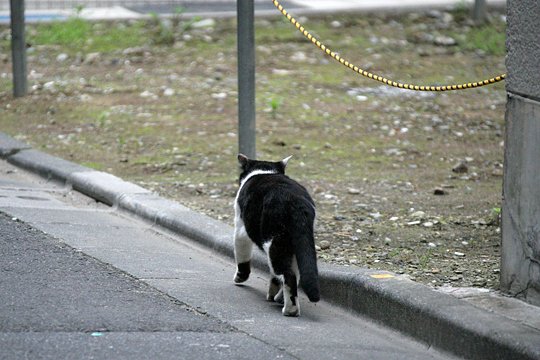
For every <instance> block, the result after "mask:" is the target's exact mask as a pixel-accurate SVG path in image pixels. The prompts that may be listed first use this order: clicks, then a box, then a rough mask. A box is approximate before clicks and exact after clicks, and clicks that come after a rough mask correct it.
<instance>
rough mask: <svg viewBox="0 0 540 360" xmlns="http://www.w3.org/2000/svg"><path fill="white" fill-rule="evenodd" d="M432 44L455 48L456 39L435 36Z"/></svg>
mask: <svg viewBox="0 0 540 360" xmlns="http://www.w3.org/2000/svg"><path fill="white" fill-rule="evenodd" d="M433 43H434V44H435V45H438V46H455V45H457V41H456V39H454V38H452V37H450V36H435V38H434V39H433Z"/></svg>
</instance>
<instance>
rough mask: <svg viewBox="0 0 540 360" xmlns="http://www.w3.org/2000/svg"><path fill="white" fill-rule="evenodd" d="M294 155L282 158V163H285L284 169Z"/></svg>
mask: <svg viewBox="0 0 540 360" xmlns="http://www.w3.org/2000/svg"><path fill="white" fill-rule="evenodd" d="M292 157H293V156H292V155H291V156H288V157H286V158H285V159H283V160H281V164H282V165H283V169H285V168H286V167H287V163H288V162H289V160H291V158H292Z"/></svg>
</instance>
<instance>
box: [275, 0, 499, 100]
mask: <svg viewBox="0 0 540 360" xmlns="http://www.w3.org/2000/svg"><path fill="white" fill-rule="evenodd" d="M272 1H273V3H274V6H275V7H276V8H277V9H278V10H279V11H280V12H281V13H282V14H283V16H285V17H286V18H287V20H289V21H290V22H291V24H293V25H294V26H296V29H298V31H300V32H301V33H302V35H304V36H305V37H306V38H307V39H308V40H309V41H311V42H312V43H313V44H314V45H315V46H317V47H318V48H319V49H321V50H322V51H323V52H324V53H326V54H327V55H329V56H330V57H332V58H333V59H334V60H336V61H339V62H340V63H341V64H342V65H344V66H346V67H348V68H349V69H351V70H352V71H354V72H356V73H358V74H360V75H362V76H365V77H367V78H370V79H373V80H376V81H379V82H382V83H384V84H386V85H390V86H394V87H398V88H401V89H409V90H416V91H450V90H464V89H472V88H477V87H481V86H486V85H489V84H494V83H496V82H499V81H503V80H504V79H505V78H506V74H500V75H497V76H495V77H492V78H490V79H486V80H481V81H476V82H473V83H464V84H455V85H413V84H404V83H400V82H396V81H392V80H390V79H387V78H385V77H383V76H380V75H377V74H373V73H371V72H369V71H366V70H363V69H361V68H359V67H358V66H356V65H354V64H352V63H351V62H350V61H347V60H345V59H344V58H342V57H341V56H339V55H338V54H336V53H335V52H333V51H332V50H330V49H329V48H328V47H327V46H326V45H324V44H323V43H321V42H320V41H319V40H317V39H316V38H315V37H314V36H313V35H311V34H310V33H309V32H308V31H307V30H306V29H305V28H304V27H303V26H302V24H300V23H299V22H298V21H297V20H296V19H295V18H294V17H292V16H291V15H290V14H289V13H288V12H287V10H285V9H284V8H283V6H282V5H281V4H280V3H279V1H277V0H272Z"/></svg>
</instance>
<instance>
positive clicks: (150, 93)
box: [139, 90, 157, 99]
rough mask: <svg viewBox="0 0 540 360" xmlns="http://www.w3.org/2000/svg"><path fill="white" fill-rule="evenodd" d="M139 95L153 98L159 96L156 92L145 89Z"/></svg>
mask: <svg viewBox="0 0 540 360" xmlns="http://www.w3.org/2000/svg"><path fill="white" fill-rule="evenodd" d="M139 96H140V97H142V98H152V99H154V98H157V96H156V94H154V93H152V92H150V91H148V90H145V91H143V92H142V93H140V94H139Z"/></svg>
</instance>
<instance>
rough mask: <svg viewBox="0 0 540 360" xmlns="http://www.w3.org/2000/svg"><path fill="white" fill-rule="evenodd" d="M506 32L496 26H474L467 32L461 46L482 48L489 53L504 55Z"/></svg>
mask: <svg viewBox="0 0 540 360" xmlns="http://www.w3.org/2000/svg"><path fill="white" fill-rule="evenodd" d="M505 41H506V34H505V32H504V30H502V29H500V28H499V27H498V26H493V25H485V26H481V27H474V28H472V29H471V31H469V32H468V34H467V37H466V42H465V44H463V47H464V48H465V49H467V50H476V49H479V50H482V51H485V52H486V53H487V54H490V55H504V54H505V53H506V47H505Z"/></svg>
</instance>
